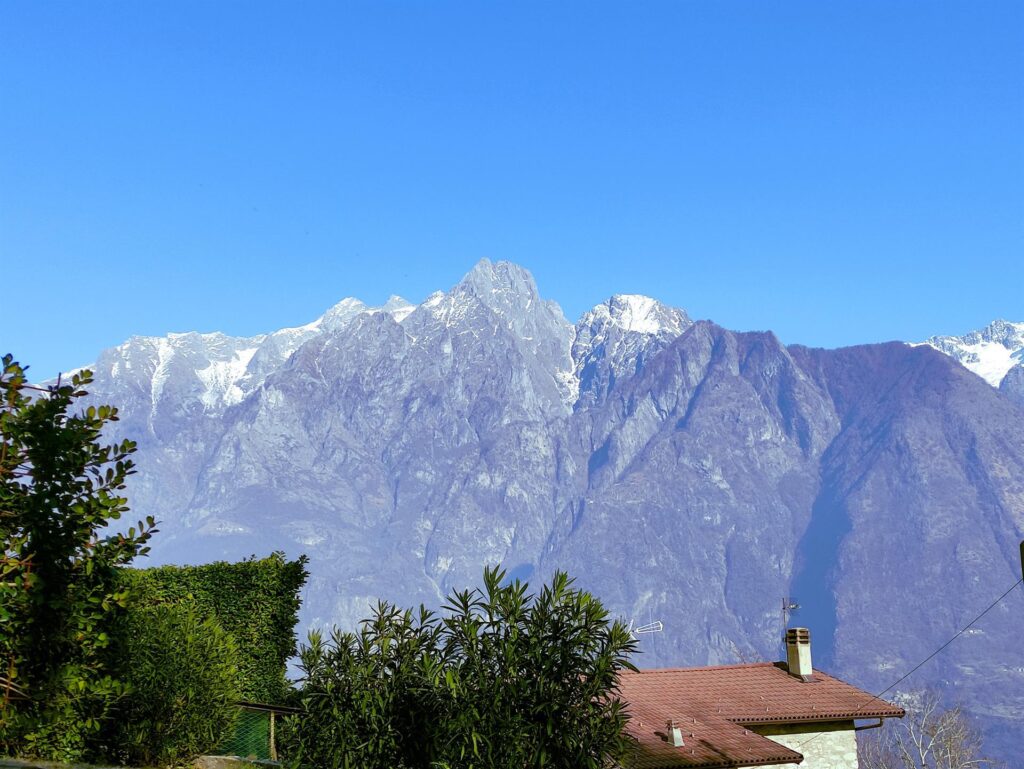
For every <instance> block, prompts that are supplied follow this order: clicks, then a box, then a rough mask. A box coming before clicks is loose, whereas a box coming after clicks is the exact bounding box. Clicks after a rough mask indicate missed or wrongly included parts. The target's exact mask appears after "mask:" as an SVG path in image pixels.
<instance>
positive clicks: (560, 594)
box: [291, 569, 636, 769]
mask: <svg viewBox="0 0 1024 769" xmlns="http://www.w3.org/2000/svg"><path fill="white" fill-rule="evenodd" d="M444 611H445V616H443V617H439V616H436V615H434V614H432V613H431V612H429V611H426V610H425V609H423V608H422V607H421V609H420V611H419V613H418V614H417V615H415V616H414V615H413V613H412V612H410V611H405V612H403V611H401V610H398V609H396V608H395V607H393V606H390V605H388V604H381V605H379V606H378V607H377V610H376V611H375V613H374V615H373V617H372V618H371V619H368V620H366V621H365V622H364V623H363V625H362V628H361V630H360V632H359V633H357V634H353V633H338V632H337V631H335V633H334V634H333V635H332V639H331V641H329V642H324V641H323V638H322V637H321V636H320V635H318V634H312V635H311V637H310V643H309V646H307V647H305V648H304V649H303V650H302V653H301V655H300V659H301V668H302V671H303V673H304V685H303V690H302V698H303V703H304V705H305V708H306V715H305V716H304V717H301V718H299V719H297V720H296V721H295V722H294V723H293V724H292V725H291V728H292V730H293V732H292V733H293V738H294V748H295V750H296V758H297V759H298V760H300V761H301V762H302V763H303V765H307V766H310V767H313V768H314V769H327V768H328V767H342V766H345V767H349V766H351V767H356V766H359V767H381V768H382V769H383V767H388V769H392V768H401V767H405V768H406V769H413V768H414V767H416V768H418V767H452V768H453V769H454V767H460V768H462V767H465V768H466V769H471V768H473V767H488V768H491V767H495V768H499V769H500V768H503V767H508V768H509V769H512V768H513V767H514V768H515V769H526V768H527V767H554V768H556V769H560V768H562V767H565V768H566V769H568V768H569V767H573V769H576V768H580V767H593V768H595V769H596V768H597V767H604V766H607V765H609V763H610V762H612V761H617V760H620V759H622V758H623V757H624V756H626V754H627V753H628V752H629V750H630V748H631V746H632V742H631V740H630V739H629V737H628V736H627V735H626V734H625V733H624V728H625V725H626V722H627V719H628V715H627V713H626V711H625V709H624V705H623V703H622V702H621V701H619V700H618V699H617V698H616V696H615V694H616V687H617V681H618V674H619V672H620V671H621V670H623V669H627V668H628V669H634V667H633V665H632V664H631V663H630V662H629V656H630V655H631V654H632V653H634V652H635V650H636V643H635V641H634V639H633V638H632V636H631V635H630V634H629V632H628V630H627V628H626V627H625V625H623V624H622V623H621V622H611V621H609V618H608V613H607V611H606V610H605V609H604V607H603V606H602V605H601V603H600V601H598V600H597V599H596V598H594V597H593V596H591V595H590V594H589V593H586V592H585V591H582V590H579V589H576V588H574V587H573V581H572V580H571V579H570V578H569V577H568V576H567V575H566V574H564V573H556V574H555V576H554V578H553V579H552V581H551V583H550V584H549V585H545V586H544V587H543V588H542V589H541V591H540V592H539V593H537V594H531V593H529V588H528V586H527V585H526V584H525V583H523V582H520V581H518V580H517V581H515V582H512V583H510V584H505V572H504V571H500V570H498V569H487V570H485V572H484V585H483V589H482V590H467V591H463V592H456V593H454V594H453V595H452V596H451V597H450V598H449V601H448V603H447V604H446V606H445V607H444Z"/></svg>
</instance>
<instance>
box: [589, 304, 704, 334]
mask: <svg viewBox="0 0 1024 769" xmlns="http://www.w3.org/2000/svg"><path fill="white" fill-rule="evenodd" d="M576 325H577V328H578V329H580V328H585V327H588V328H590V329H593V330H594V331H597V330H598V329H601V328H605V327H615V328H618V329H620V330H622V331H624V332H629V333H634V334H667V335H670V336H679V334H681V333H683V331H684V330H686V328H687V327H688V326H690V325H691V321H690V318H689V317H688V316H687V314H686V313H685V312H684V311H683V310H680V309H677V308H675V307H669V306H667V305H664V304H662V303H661V302H659V301H657V300H656V299H652V298H651V297H649V296H642V295H640V294H615V295H614V296H612V297H611V298H610V299H608V301H606V302H602V303H601V304H599V305H597V306H596V307H594V308H593V309H592V310H590V311H589V312H587V313H585V314H584V315H583V317H582V318H580V322H579V323H577V324H576Z"/></svg>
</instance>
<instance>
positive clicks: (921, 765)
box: [860, 690, 997, 769]
mask: <svg viewBox="0 0 1024 769" xmlns="http://www.w3.org/2000/svg"><path fill="white" fill-rule="evenodd" d="M904 700H905V702H904V707H905V708H906V711H907V715H906V716H905V717H904V718H902V719H899V721H890V723H889V724H888V725H887V726H886V728H885V729H884V730H882V731H880V732H879V733H874V734H872V735H870V736H866V737H865V738H864V739H863V740H862V741H861V743H860V754H861V755H860V761H861V765H862V766H863V767H864V769H980V768H981V767H985V766H993V767H994V766H997V762H995V761H993V760H991V759H987V758H984V757H983V756H982V751H981V735H980V733H979V732H978V730H977V729H976V728H975V727H974V726H973V725H972V724H971V723H970V721H969V720H968V719H967V716H966V715H964V713H963V711H962V710H961V709H960V707H959V706H955V707H953V708H951V709H948V710H947V709H945V708H943V707H942V704H941V698H940V697H939V694H938V693H937V692H935V691H931V690H925V691H920V692H913V693H911V694H910V695H908V696H906V697H904Z"/></svg>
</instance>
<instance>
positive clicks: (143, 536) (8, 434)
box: [0, 355, 155, 759]
mask: <svg viewBox="0 0 1024 769" xmlns="http://www.w3.org/2000/svg"><path fill="white" fill-rule="evenodd" d="M91 381H92V375H91V373H90V372H89V371H82V372H80V373H78V374H75V375H74V376H73V377H72V378H71V383H70V384H61V385H59V386H54V387H50V388H46V389H43V388H36V387H33V386H31V385H29V384H28V383H27V381H26V379H25V372H24V369H23V368H22V367H21V366H20V365H19V364H18V363H17V362H15V361H14V360H13V358H12V357H11V356H10V355H5V356H4V357H3V359H2V371H0V537H2V539H3V548H4V549H3V557H2V559H0V665H2V671H3V672H2V676H3V679H4V686H3V688H2V693H0V751H4V752H20V753H22V754H28V755H37V756H41V757H50V758H59V759H77V758H80V757H82V756H84V755H86V754H88V752H89V750H90V746H91V745H92V744H93V742H94V741H95V739H96V738H97V735H98V734H99V732H100V730H101V727H102V726H103V724H104V722H105V721H106V720H107V719H108V717H109V715H110V712H111V709H112V708H113V707H114V706H115V705H116V703H117V701H118V700H119V699H120V698H121V697H122V696H123V695H124V694H125V691H126V690H125V686H124V684H123V682H121V681H120V680H118V679H117V678H116V676H115V674H114V672H113V671H114V660H113V659H112V658H111V654H110V651H109V646H110V634H109V628H110V626H111V623H112V622H113V621H114V620H115V619H116V617H117V616H118V614H119V613H120V612H121V611H122V610H123V609H124V607H125V606H126V604H127V600H128V597H129V595H128V592H127V591H125V590H124V589H123V588H122V587H120V586H119V585H118V581H117V578H116V573H117V570H118V568H119V567H121V566H123V565H125V564H127V563H129V562H130V561H131V560H132V559H133V558H135V557H136V556H138V555H142V554H144V553H145V552H147V551H148V548H147V547H146V542H147V541H148V539H149V537H150V536H151V534H152V533H153V532H154V531H155V529H154V528H153V520H152V519H151V518H148V519H146V521H145V522H139V524H138V525H137V527H132V528H130V529H128V531H127V532H125V533H124V534H111V535H106V536H104V535H103V533H104V532H105V531H107V526H108V524H110V523H111V522H113V521H116V520H118V519H119V518H120V517H121V516H122V515H123V514H124V513H125V512H126V511H127V510H128V506H127V501H126V499H125V498H124V497H123V496H121V494H120V492H121V491H123V489H124V487H125V479H126V478H127V476H128V475H129V474H131V473H132V472H133V470H132V461H131V459H129V456H130V455H131V453H132V452H134V451H135V444H134V443H133V442H131V441H123V442H122V443H120V444H117V445H104V444H102V443H101V441H100V437H101V433H102V430H103V428H104V427H105V426H106V425H107V424H108V423H109V422H113V421H116V420H117V409H115V408H113V407H110V406H98V407H96V406H90V407H88V408H87V409H84V410H83V411H81V412H79V413H71V410H72V408H73V406H74V405H75V401H76V400H77V399H79V398H81V397H82V396H84V395H86V394H87V393H86V391H85V390H84V389H83V388H84V387H85V386H86V385H88V384H89V383H90V382H91ZM19 692H20V695H19ZM22 695H24V696H22Z"/></svg>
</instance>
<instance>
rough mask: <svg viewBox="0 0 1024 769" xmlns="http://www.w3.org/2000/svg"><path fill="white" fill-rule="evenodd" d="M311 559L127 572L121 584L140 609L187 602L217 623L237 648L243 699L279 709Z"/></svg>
mask: <svg viewBox="0 0 1024 769" xmlns="http://www.w3.org/2000/svg"><path fill="white" fill-rule="evenodd" d="M307 576H308V575H307V572H306V558H305V557H304V556H303V557H302V558H299V559H298V560H295V561H287V560H285V558H284V555H283V554H282V553H274V554H273V555H271V556H269V557H267V558H262V559H259V560H256V559H250V560H246V561H242V562H240V563H223V562H219V563H211V564H205V565H202V566H160V567H157V568H153V569H126V570H124V572H123V575H122V584H124V585H125V587H126V589H128V590H130V591H131V592H132V593H133V595H134V596H135V600H136V601H137V602H138V603H139V604H140V605H155V604H160V603H182V602H187V603H190V604H192V605H193V606H194V607H195V610H196V611H197V612H198V614H199V616H200V617H214V618H216V620H217V622H219V623H220V625H221V627H223V628H224V630H225V631H227V632H228V633H229V634H230V635H231V636H232V637H233V638H234V639H235V642H236V645H237V647H238V650H239V658H238V676H239V689H240V692H241V697H242V699H246V700H252V701H256V702H264V703H270V704H279V703H281V702H283V701H284V699H285V698H286V697H287V696H288V691H289V684H288V682H287V680H286V679H285V671H286V665H287V661H288V659H289V658H291V657H292V656H293V655H294V654H295V651H296V648H295V625H296V623H297V622H298V610H299V605H300V603H301V600H300V597H299V591H300V590H301V589H302V586H303V585H304V584H305V582H306V577H307Z"/></svg>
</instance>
